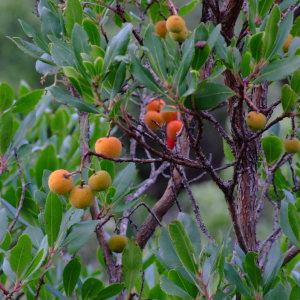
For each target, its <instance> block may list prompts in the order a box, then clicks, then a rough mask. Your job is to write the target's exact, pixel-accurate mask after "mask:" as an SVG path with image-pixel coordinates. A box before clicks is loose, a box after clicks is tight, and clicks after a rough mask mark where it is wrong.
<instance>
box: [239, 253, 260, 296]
mask: <svg viewBox="0 0 300 300" xmlns="http://www.w3.org/2000/svg"><path fill="white" fill-rule="evenodd" d="M243 268H244V271H245V272H246V273H247V275H248V277H249V279H250V281H251V283H252V284H253V287H254V289H255V290H258V289H259V287H260V286H261V284H262V277H261V270H260V268H259V267H258V266H257V254H256V253H255V252H251V251H249V252H248V253H247V254H246V257H245V260H244V262H243Z"/></svg>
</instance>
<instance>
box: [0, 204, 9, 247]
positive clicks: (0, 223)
mask: <svg viewBox="0 0 300 300" xmlns="http://www.w3.org/2000/svg"><path fill="white" fill-rule="evenodd" d="M7 227H8V217H7V213H6V210H5V208H1V209H0V243H1V242H2V240H3V238H4V236H5V234H6V232H7Z"/></svg>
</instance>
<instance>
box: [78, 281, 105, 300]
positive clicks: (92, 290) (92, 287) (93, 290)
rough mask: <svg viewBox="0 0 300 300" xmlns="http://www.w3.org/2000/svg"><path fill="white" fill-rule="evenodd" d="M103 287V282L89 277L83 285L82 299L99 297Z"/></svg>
mask: <svg viewBox="0 0 300 300" xmlns="http://www.w3.org/2000/svg"><path fill="white" fill-rule="evenodd" d="M102 289H103V283H102V282H101V281H100V280H98V279H96V278H88V279H87V280H86V281H85V282H84V283H83V284H82V287H81V295H82V300H91V299H97V296H98V294H99V293H100V291H101V290H102Z"/></svg>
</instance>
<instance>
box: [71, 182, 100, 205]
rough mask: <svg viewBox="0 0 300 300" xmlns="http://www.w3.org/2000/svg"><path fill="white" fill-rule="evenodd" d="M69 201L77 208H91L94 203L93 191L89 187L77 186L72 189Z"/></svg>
mask: <svg viewBox="0 0 300 300" xmlns="http://www.w3.org/2000/svg"><path fill="white" fill-rule="evenodd" d="M69 200H70V202H71V204H72V206H74V207H76V208H86V207H89V206H91V205H92V204H93V201H94V195H93V191H92V189H91V188H90V187H89V186H88V185H83V186H81V185H77V186H75V187H74V188H73V189H72V191H71V193H70V197H69Z"/></svg>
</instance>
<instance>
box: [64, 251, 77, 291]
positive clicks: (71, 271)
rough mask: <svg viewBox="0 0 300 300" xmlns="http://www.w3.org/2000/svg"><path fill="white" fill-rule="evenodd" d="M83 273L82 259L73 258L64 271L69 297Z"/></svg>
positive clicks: (65, 286) (65, 285)
mask: <svg viewBox="0 0 300 300" xmlns="http://www.w3.org/2000/svg"><path fill="white" fill-rule="evenodd" d="M80 271H81V264H80V259H79V258H78V257H76V258H73V259H72V260H70V261H69V262H68V264H67V265H66V266H65V268H64V271H63V284H64V289H65V292H66V295H67V296H71V295H72V293H73V290H74V288H75V286H76V284H77V281H78V279H79V275H80Z"/></svg>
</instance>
